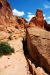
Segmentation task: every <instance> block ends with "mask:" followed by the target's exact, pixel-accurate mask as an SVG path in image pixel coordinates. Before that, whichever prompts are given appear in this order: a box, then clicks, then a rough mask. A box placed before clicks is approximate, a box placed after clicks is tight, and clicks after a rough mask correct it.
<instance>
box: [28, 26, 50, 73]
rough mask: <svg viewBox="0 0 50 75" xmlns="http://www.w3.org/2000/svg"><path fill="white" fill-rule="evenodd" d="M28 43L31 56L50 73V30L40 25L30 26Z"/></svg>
mask: <svg viewBox="0 0 50 75" xmlns="http://www.w3.org/2000/svg"><path fill="white" fill-rule="evenodd" d="M27 45H28V50H29V54H30V55H31V58H32V59H33V60H35V61H36V63H37V64H38V65H39V66H42V67H43V68H44V69H45V70H47V72H48V73H50V32H48V31H46V30H43V29H40V28H38V27H34V28H28V29H27Z"/></svg>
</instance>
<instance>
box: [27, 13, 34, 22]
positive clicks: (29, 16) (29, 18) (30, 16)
mask: <svg viewBox="0 0 50 75" xmlns="http://www.w3.org/2000/svg"><path fill="white" fill-rule="evenodd" d="M34 16H35V15H31V14H29V15H28V16H27V19H26V20H27V21H28V22H29V21H30V20H31V18H32V17H34Z"/></svg>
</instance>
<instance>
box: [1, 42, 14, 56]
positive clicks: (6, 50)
mask: <svg viewBox="0 0 50 75" xmlns="http://www.w3.org/2000/svg"><path fill="white" fill-rule="evenodd" d="M12 53H14V49H13V48H11V47H10V45H9V44H8V43H7V42H1V43H0V56H2V55H11V54H12Z"/></svg>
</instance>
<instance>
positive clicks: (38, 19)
mask: <svg viewBox="0 0 50 75" xmlns="http://www.w3.org/2000/svg"><path fill="white" fill-rule="evenodd" d="M29 26H33V27H34V26H37V27H40V28H45V29H46V30H48V31H50V25H48V24H47V22H46V21H45V20H44V16H43V11H42V10H39V9H37V11H36V16H35V17H33V18H32V19H31V21H30V23H29Z"/></svg>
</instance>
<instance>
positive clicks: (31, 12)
mask: <svg viewBox="0 0 50 75" xmlns="http://www.w3.org/2000/svg"><path fill="white" fill-rule="evenodd" d="M8 1H9V3H10V5H11V8H12V12H13V15H15V16H19V17H24V18H26V20H27V21H30V19H31V18H32V17H34V16H35V13H36V10H37V9H41V10H43V15H44V19H46V20H47V22H48V23H50V0H8Z"/></svg>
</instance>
